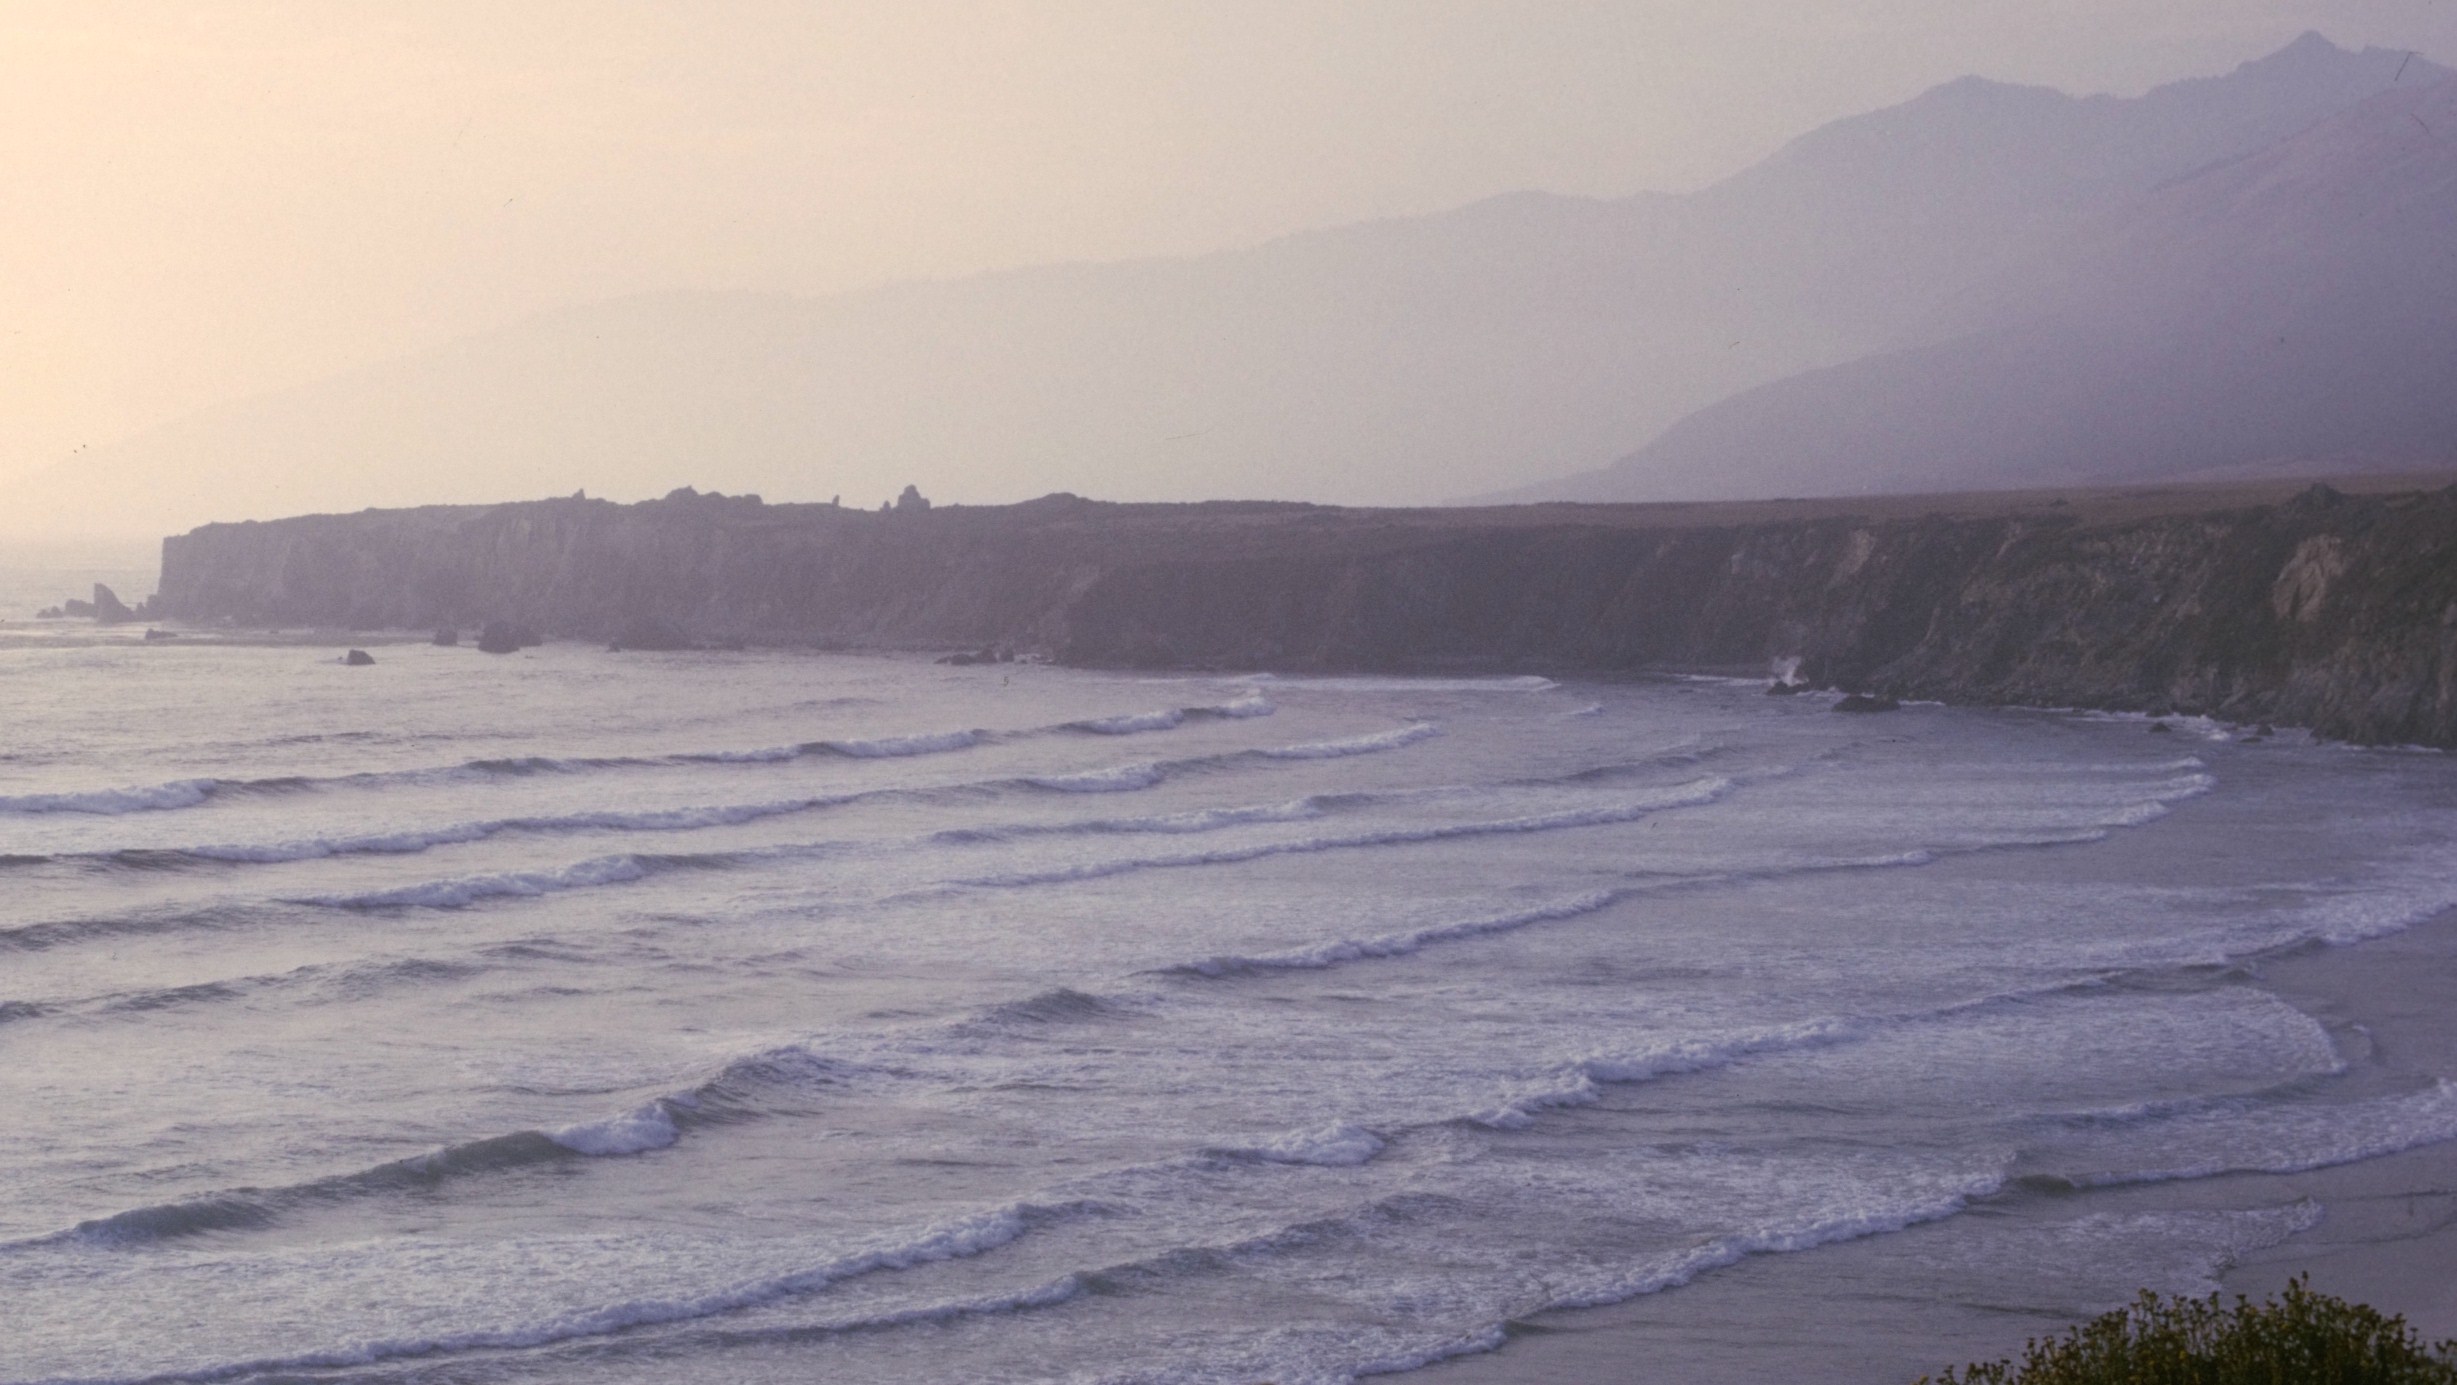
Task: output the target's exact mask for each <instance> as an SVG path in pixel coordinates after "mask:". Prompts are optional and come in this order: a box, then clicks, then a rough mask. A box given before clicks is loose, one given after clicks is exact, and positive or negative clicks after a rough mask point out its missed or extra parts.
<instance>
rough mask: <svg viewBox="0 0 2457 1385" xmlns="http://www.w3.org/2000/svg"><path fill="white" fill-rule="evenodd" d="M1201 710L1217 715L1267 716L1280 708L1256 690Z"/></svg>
mask: <svg viewBox="0 0 2457 1385" xmlns="http://www.w3.org/2000/svg"><path fill="white" fill-rule="evenodd" d="M1201 710H1202V711H1204V712H1206V713H1208V714H1209V715H1212V716H1216V717H1267V716H1269V715H1271V714H1272V713H1273V712H1276V711H1278V710H1280V709H1279V708H1277V707H1274V706H1272V705H1271V700H1270V699H1269V698H1266V697H1264V696H1263V695H1262V693H1261V692H1260V691H1256V692H1250V693H1247V694H1245V695H1243V696H1241V697H1238V698H1236V699H1235V700H1233V701H1229V702H1223V703H1220V704H1219V705H1218V706H1214V707H1205V708H1202V709H1201Z"/></svg>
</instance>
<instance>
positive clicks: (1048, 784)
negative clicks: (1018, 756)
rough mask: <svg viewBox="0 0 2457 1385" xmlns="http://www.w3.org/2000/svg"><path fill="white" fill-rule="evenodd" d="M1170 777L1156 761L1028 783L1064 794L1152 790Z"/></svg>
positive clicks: (1033, 779)
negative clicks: (1151, 788)
mask: <svg viewBox="0 0 2457 1385" xmlns="http://www.w3.org/2000/svg"><path fill="white" fill-rule="evenodd" d="M1167 777H1168V774H1167V772H1166V771H1164V770H1162V769H1161V767H1160V766H1158V765H1156V764H1140V765H1112V766H1110V767H1109V768H1107V769H1087V770H1080V771H1077V772H1076V773H1073V774H1046V775H1034V776H1032V777H1030V778H1029V779H1027V780H1026V781H1025V782H1027V783H1029V784H1032V785H1034V786H1036V787H1038V788H1044V789H1056V790H1058V791H1059V792H1061V793H1132V792H1134V791H1135V790H1137V789H1148V788H1150V787H1152V786H1153V785H1155V784H1158V783H1159V782H1160V781H1161V780H1163V779H1165V778H1167Z"/></svg>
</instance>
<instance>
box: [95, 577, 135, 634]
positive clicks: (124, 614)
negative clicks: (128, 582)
mask: <svg viewBox="0 0 2457 1385" xmlns="http://www.w3.org/2000/svg"><path fill="white" fill-rule="evenodd" d="M136 618H137V614H136V612H134V611H131V610H129V609H128V607H127V604H126V603H125V602H123V601H121V600H120V599H119V593H118V592H115V591H113V590H111V589H110V588H109V587H106V586H104V585H103V584H102V583H100V582H96V583H95V584H94V619H96V620H98V621H101V622H102V623H103V624H105V625H125V624H127V623H128V622H129V621H132V620H135V619H136Z"/></svg>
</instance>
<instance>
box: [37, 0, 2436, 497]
mask: <svg viewBox="0 0 2457 1385" xmlns="http://www.w3.org/2000/svg"><path fill="white" fill-rule="evenodd" d="M2401 70H2402V71H2403V77H2402V84H2403V85H2413V84H2415V83H2417V82H2418V81H2420V80H2421V79H2423V78H2425V77H2431V78H2435V79H2436V78H2439V77H2445V76H2447V75H2449V74H2448V72H2447V70H2446V69H2442V68H2438V67H2435V66H2433V65H2432V64H2431V63H2429V62H2428V61H2425V60H2423V59H2420V58H2414V57H2412V56H2411V55H2407V54H2401V53H2395V52H2388V51H2385V50H2368V51H2365V52H2362V53H2350V52H2346V51H2344V50H2340V49H2338V48H2335V47H2334V46H2332V45H2330V44H2329V43H2328V42H2326V41H2325V40H2323V39H2321V38H2319V37H2318V36H2316V35H2310V36H2306V37H2305V38H2304V39H2301V40H2298V41H2297V42H2296V43H2295V44H2293V45H2291V46H2290V47H2288V48H2286V49H2285V50H2283V51H2281V52H2279V53H2277V54H2274V55H2272V56H2270V57H2267V58H2264V59H2261V60H2258V61H2255V62H2251V63H2246V64H2244V65H2243V66H2241V67H2239V68H2238V69H2237V70H2236V71H2234V72H2232V73H2230V74H2227V75H2225V76H2221V77H2212V78H2201V79H2194V80H2191V81H2185V82H2178V83H2174V84H2171V85H2168V86H2164V87H2160V88H2158V89H2156V90H2154V91H2152V92H2150V93H2148V94H2146V95H2144V96H2141V97H2138V98H2114V97H2071V96H2065V95H2062V94H2059V93H2055V92H2052V91H2047V90H2045V89H2041V88H2031V87H2016V86H2008V85H2005V84H2002V83H1996V82H1989V81H1983V80H1980V79H1975V78H1974V79H1964V80H1961V81H1957V82H1952V83H1948V84H1946V85H1945V86H1942V87H1939V88H1936V89H1934V90H1932V91H1930V92H1928V93H1926V94H1924V95H1922V96H1920V97H1918V98H1915V99H1914V100H1912V101H1909V102H1906V103H1904V104H1902V105H1900V106H1896V107H1893V108H1890V109H1888V110H1884V111H1879V112H1875V113H1872V114H1869V115H1865V116H1860V117H1855V118H1852V119H1849V120H1844V121H1840V122H1837V123H1835V124H1833V125H1830V126H1827V127H1824V128H1822V129H1820V130H1817V131H1814V132H1812V133H1810V134H1808V135H1806V136H1804V137H1802V138H1801V139H1799V140H1797V141H1795V142H1793V143H1792V144H1791V145H1789V146H1787V147H1786V148H1785V149H1784V150H1782V151H1780V152H1778V153H1777V154H1776V155H1775V156H1773V157H1772V158H1770V159H1768V160H1766V161H1765V162H1763V163H1761V164H1759V165H1757V166H1756V167H1754V168H1751V169H1749V170H1746V171H1744V172H1742V173H1741V174H1739V175H1736V176H1735V177H1733V178H1731V179H1728V180H1726V181H1724V182H1722V183H1719V184H1717V185H1715V186H1713V187H1710V188H1707V189H1705V190H1703V191H1700V192H1698V193H1694V194H1690V195H1686V196H1677V197H1676V196H1667V195H1660V194H1642V195H1639V196H1634V197H1630V198H1624V199H1614V200H1600V199H1586V198H1573V197H1561V196H1553V195H1547V194H1532V193H1530V194H1515V195H1510V196H1504V197H1498V198H1493V199H1489V200H1487V201H1484V202H1480V203H1476V204H1473V205H1470V206H1467V207H1463V208H1460V209H1458V210H1456V211H1452V212H1448V213H1443V214H1440V215H1436V216H1430V217H1419V218H1407V219H1397V220H1389V221H1378V222H1370V223H1363V224H1359V225H1354V226H1346V227H1338V228H1332V229H1329V230H1324V231H1317V232H1308V233H1303V234H1299V235H1293V236H1289V237H1284V238H1282V239H1279V240H1276V241H1273V242H1270V243H1267V244H1264V245H1261V246H1257V247H1253V248H1251V249H1246V250H1238V251H1231V252H1224V253H1220V254H1214V255H1205V256H1198V257H1192V258H1187V259H1178V260H1152V261H1138V262H1129V263H1120V264H1103V265H1060V266H1048V267H1042V268H1036V269H1025V270H1017V271H1010V272H1004V273H998V274H991V275H984V276H979V277H975V278H970V279H964V280H958V281H950V282H942V283H924V284H912V285H904V286H897V287H891V288H885V289H880V290H876V291H871V292H866V293H858V294H847V295H840V296H835V297H830V298H822V299H796V298H791V297H787V296H783V295H768V294H751V293H738V294H713V293H712V294H666V295H653V296H647V297H639V298H630V299H623V300H616V301H612V302H606V303H598V304H591V305H584V306H581V307H576V308H573V309H569V310H565V311H562V312H557V313H552V314H547V315H544V316H541V317H538V318H535V319H532V320H529V321H527V322H524V323H521V324H518V325H516V326H513V327H510V328H507V329H504V330H502V331H499V332H494V333H490V334H486V335H483V336H479V337H474V338H469V339H466V340H463V341H460V342H456V343H453V344H451V345H449V346H446V347H443V348H440V349H438V350H435V351H430V352H426V353H422V354H419V355H416V356H411V357H405V358H402V359H399V360H394V361H389V362H384V363H380V364H377V365H374V366H370V367H367V368H365V369H361V370H356V371H352V372H349V373H346V374H344V375H340V376H337V377H334V378H332V379H328V380H325V381H321V382H318V383H315V384H311V385H307V386H304V387H301V388H298V389H293V390H289V391H285V392H282V393H280V394H276V395H271V396H266V397H263V398H258V399H252V400H247V401H241V402H238V403H234V404H231V405H227V406H224V407H222V408H218V409H214V410H210V411H207V412H205V413H202V414H199V415H196V416H194V417H191V418H189V419H187V420H183V421H181V422H179V423H176V424H174V425H171V426H169V427H166V428H162V429H159V430H156V431H154V432H151V433H148V434H146V435H143V436H141V437H138V438H135V439H131V440H129V441H127V442H124V443H121V444H118V445H115V446H112V447H108V448H103V449H98V450H97V451H95V452H94V453H90V454H88V455H87V456H85V457H83V458H80V459H79V460H78V461H77V462H76V463H75V464H73V465H68V466H63V467H60V468H55V469H54V470H53V471H51V472H49V473H46V474H45V475H43V476H41V477H39V478H37V479H36V480H34V481H33V482H31V483H28V484H25V485H22V486H20V487H18V488H16V489H15V490H14V491H11V492H8V493H6V494H0V516H6V517H8V521H7V522H12V523H15V524H19V525H26V524H32V525H35V526H45V525H48V526H50V527H54V528H58V529H62V530H86V531H96V530H103V529H119V530H125V529H129V528H144V529H152V530H154V531H156V532H161V531H165V530H172V529H182V528H186V527H190V526H191V525H193V524H196V523H198V522H202V521H206V520H211V519H217V518H230V517H237V516H245V515H271V514H282V513H296V512H301V511H313V510H333V509H356V508H360V507H363V506H368V505H399V504H415V503H427V502H442V501H486V500H496V499H504V498H508V497H510V496H513V495H533V494H537V493H539V492H541V491H548V490H555V491H560V490H566V489H576V488H583V487H585V488H587V489H589V490H590V491H592V492H598V493H609V492H610V493H613V494H615V495H635V496H636V495H647V494H658V493H662V492H663V491H664V490H665V489H667V488H668V487H670V486H672V485H675V484H679V483H685V482H688V483H693V484H697V485H699V486H701V487H703V488H711V487H713V488H717V489H723V490H735V491H739V490H750V491H758V492H763V493H766V494H768V495H770V496H772V497H776V498H807V499H824V498H825V497H827V496H829V495H836V494H842V495H844V496H845V497H846V498H847V499H848V500H850V501H854V502H857V503H870V502H873V501H875V500H876V499H878V498H881V497H884V496H886V495H888V494H891V493H893V492H894V491H895V490H896V489H898V488H900V487H901V486H902V485H903V484H905V483H906V482H918V483H919V484H920V485H921V486H922V487H923V488H924V489H925V490H926V491H930V492H933V493H936V494H939V495H940V496H942V497H943V498H944V497H951V498H957V499H967V500H1003V499H1014V498H1020V497H1023V496H1027V495H1033V494H1039V493H1041V492H1045V491H1049V490H1053V489H1067V490H1073V491H1077V492H1082V493H1086V494H1095V495H1102V496H1109V497H1116V498H1121V499H1154V500H1164V499H1187V498H1201V497H1208V496H1253V497H1271V498H1290V499H1308V500H1326V501H1341V502H1349V503H1380V504H1395V503H1423V502H1429V501H1438V500H1442V499H1447V498H1451V497H1456V496H1459V495H1463V494H1468V493H1473V492H1480V491H1492V490H1495V489H1499V488H1503V487H1508V486H1513V485H1520V484H1523V483H1524V482H1526V481H1527V480H1528V479H1529V478H1531V477H1535V476H1542V475H1547V474H1553V475H1559V474H1562V473H1567V472H1572V471H1575V470H1576V469H1578V468H1580V467H1582V466H1592V465H1596V464H1599V463H1603V462H1605V461H1607V460H1609V459H1611V458H1613V457H1616V456H1621V455H1623V454H1625V453H1627V452H1628V450H1629V449H1630V447H1631V446H1632V445H1634V444H1637V443H1641V442H1644V441H1645V440H1647V439H1649V438H1652V437H1656V436H1657V435H1658V434H1664V435H1665V439H1666V441H1670V440H1671V438H1672V437H1673V436H1674V435H1676V434H1678V432H1679V431H1680V430H1679V429H1676V428H1674V425H1675V424H1678V423H1680V421H1681V420H1683V419H1684V418H1685V417H1687V416H1689V415H1692V414H1694V413H1696V412H1697V411H1699V410H1701V409H1706V408H1708V407H1709V406H1714V405H1717V404H1718V402H1719V401H1726V400H1732V399H1734V397H1735V396H1740V395H1743V394H1744V393H1745V392H1747V391H1750V390H1753V389H1756V388H1758V387H1761V386H1768V385H1772V384H1774V383H1775V382H1778V381H1783V380H1786V379H1787V378H1789V377H1794V376H1800V375H1802V374H1803V373H1804V372H1812V371H1818V370H1823V369H1827V368H1831V367H1839V366H1844V365H1846V364H1847V363H1851V362H1858V361H1869V360H1874V359H1876V358H1880V357H1884V356H1887V355H1888V354H1889V353H1899V352H1902V351H1906V350H1914V349H1918V348H1920V347H1923V346H1929V345H1933V344H1934V343H1937V342H1940V341H1945V340H1950V339H1953V338H1955V337H1957V336H1960V335H1963V334H1966V333H1969V332H1971V331H1973V330H1974V329H1975V328H1978V327H1981V326H1984V325H1985V324H1989V323H1993V322H1997V321H2001V320H2003V317H2004V315H2005V313H2006V311H2007V309H2006V307H2005V305H2004V303H2003V302H2002V301H2001V300H2002V299H2003V298H2004V296H2005V294H2006V293H2007V290H2008V285H2009V284H2013V283H2015V282H2016V281H2018V280H2021V279H2022V277H2023V276H2024V275H2026V274H2029V273H2031V272H2033V270H2034V269H2035V267H2036V266H2038V265H2041V264H2045V263H2050V262H2054V261H2057V260H2058V259H2059V257H2063V256H2066V255H2068V254H2069V253H2070V251H2071V249H2072V247H2073V246H2074V245H2076V244H2077V243H2080V242H2082V241H2085V240H2087V239H2089V238H2090V237H2091V236H2093V235H2094V234H2098V233H2099V228H2102V227H2104V226H2105V225H2108V224H2110V223H2111V222H2112V221H2114V220H2116V219H2118V218H2120V217H2122V216H2123V215H2125V214H2126V213H2127V212H2128V211H2129V210H2130V209H2132V208H2134V207H2135V206H2137V205H2138V204H2141V203H2142V202H2143V201H2144V199H2146V198H2149V197H2151V196H2152V194H2153V193H2154V191H2155V190H2156V189H2158V188H2160V187H2161V186H2162V185H2167V184H2174V183H2177V182H2178V181H2179V180H2182V181H2185V182H2189V181H2190V180H2192V179H2193V178H2194V177H2195V176H2197V175H2201V176H2206V175H2207V173H2208V171H2209V170H2210V169H2212V168H2213V167H2214V166H2219V165H2225V164H2228V163H2230V162H2232V161H2236V160H2241V159H2244V158H2246V157H2249V156H2253V155H2256V154H2257V153H2259V151H2261V150H2263V149H2266V148H2269V147H2271V146H2273V145H2276V144H2277V143H2278V142H2279V141H2280V140H2282V139H2285V138H2287V137H2289V136H2292V135H2295V134H2297V133H2299V132H2302V131H2305V130H2308V129H2310V128H2311V127H2312V126H2314V125H2315V124H2316V123H2318V122H2321V121H2324V120H2326V119H2328V118H2329V117H2331V116H2333V115H2335V114H2337V113H2339V112H2342V111H2345V110H2347V109H2348V108H2350V107H2352V106H2354V105H2356V104H2358V103H2360V102H2362V101H2363V100H2365V99H2367V98H2370V97H2374V96H2377V95H2378V94H2380V93H2381V92H2384V91H2388V90H2390V89H2391V88H2393V87H2398V86H2400V85H2401V78H2400V76H2399V74H2400V72H2401ZM1682 426H1683V427H1688V426H1689V425H1682ZM1667 429H1673V433H1666V431H1665V430H1667ZM1653 493H1654V494H1657V495H1673V494H1677V492H1676V491H1670V490H1659V491H1656V492H1653Z"/></svg>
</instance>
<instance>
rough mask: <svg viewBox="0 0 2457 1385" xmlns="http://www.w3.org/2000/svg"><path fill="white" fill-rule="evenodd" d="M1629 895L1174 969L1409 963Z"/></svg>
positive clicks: (1613, 893)
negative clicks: (1415, 956)
mask: <svg viewBox="0 0 2457 1385" xmlns="http://www.w3.org/2000/svg"><path fill="white" fill-rule="evenodd" d="M1628 894H1629V891H1626V890H1597V891H1594V892H1592V893H1588V894H1582V895H1576V896H1573V897H1572V898H1569V899H1564V900H1559V901H1556V902H1554V903H1551V904H1540V905H1536V906H1534V907H1532V908H1527V909H1517V910H1512V911H1511V912H1509V913H1503V914H1488V915H1485V916H1482V917H1479V918H1472V919H1462V920H1460V921H1458V922H1456V923H1442V924H1435V925H1433V926H1432V927H1429V928H1416V929H1410V930H1408V931H1407V932H1403V933H1384V934H1382V935H1380V936H1378V937H1372V938H1339V939H1335V940H1333V941H1331V942H1327V943H1317V944H1314V945H1313V946H1311V947H1300V948H1290V949H1288V950H1287V951H1284V952H1265V953H1260V954H1257V955H1254V956H1242V957H1241V956H1235V955H1229V956H1220V957H1207V958H1205V959H1203V960H1202V961H1200V962H1192V963H1188V964H1187V965H1185V966H1182V967H1177V968H1173V969H1172V970H1176V971H1181V972H1191V973H1193V974H1196V975H1199V976H1230V975H1234V974H1236V973H1238V972H1241V971H1318V970H1321V969H1323V968H1326V967H1336V966H1339V965H1340V964H1342V963H1345V962H1360V961H1365V960H1368V959H1371V958H1378V957H1404V956H1406V955H1407V954H1409V953H1411V952H1416V951H1419V950H1421V949H1423V948H1426V947H1430V946H1432V945H1434V944H1436V943H1446V942H1456V941H1459V940H1462V939H1466V938H1480V937H1484V936H1486V935H1488V934H1493V933H1507V932H1510V931H1512V930H1514V929H1519V928H1525V927H1527V926H1529V925H1530V924H1537V923H1551V922H1555V921H1558V920H1561V919H1572V918H1577V917H1579V916H1580V915H1582V914H1592V913H1594V912H1595V911H1597V910H1598V909H1602V908H1605V907H1607V906H1609V905H1611V904H1613V903H1615V902H1616V901H1618V900H1621V899H1623V898H1626V897H1627V896H1628Z"/></svg>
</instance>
